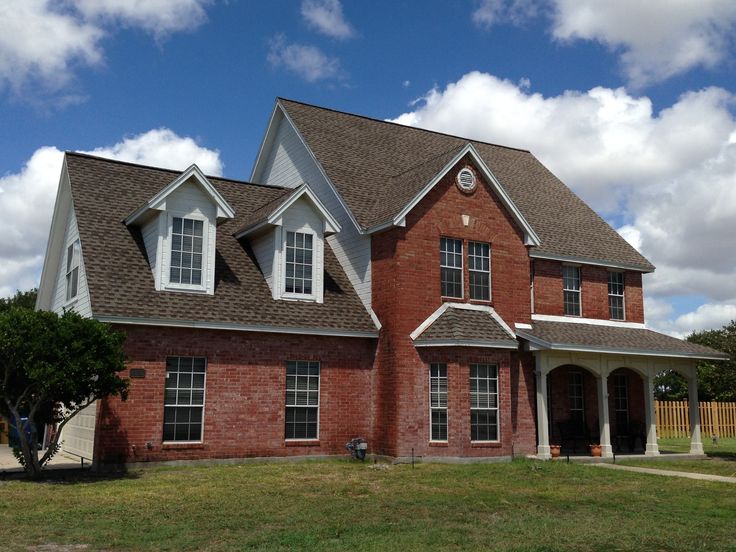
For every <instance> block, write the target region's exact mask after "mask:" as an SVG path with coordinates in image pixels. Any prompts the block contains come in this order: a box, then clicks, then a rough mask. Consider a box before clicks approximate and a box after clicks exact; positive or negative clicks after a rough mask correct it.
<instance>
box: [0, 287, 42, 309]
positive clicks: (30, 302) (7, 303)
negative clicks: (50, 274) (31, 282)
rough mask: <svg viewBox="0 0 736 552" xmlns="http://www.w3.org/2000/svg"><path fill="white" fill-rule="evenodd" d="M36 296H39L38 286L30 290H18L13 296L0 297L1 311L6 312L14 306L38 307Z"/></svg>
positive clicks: (24, 307) (23, 307)
mask: <svg viewBox="0 0 736 552" xmlns="http://www.w3.org/2000/svg"><path fill="white" fill-rule="evenodd" d="M36 297H38V288H33V289H30V290H28V291H20V290H18V291H16V292H15V295H14V296H13V297H2V298H0V312H5V311H7V310H10V309H11V308H13V307H18V308H21V309H30V310H33V309H35V308H36Z"/></svg>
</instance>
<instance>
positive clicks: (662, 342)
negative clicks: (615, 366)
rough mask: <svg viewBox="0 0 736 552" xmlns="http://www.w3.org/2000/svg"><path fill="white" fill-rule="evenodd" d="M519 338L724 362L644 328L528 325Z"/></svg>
mask: <svg viewBox="0 0 736 552" xmlns="http://www.w3.org/2000/svg"><path fill="white" fill-rule="evenodd" d="M516 333H517V335H518V336H519V337H522V338H527V337H531V338H536V339H538V340H542V341H543V342H545V343H547V344H551V345H552V349H555V348H569V347H581V348H585V349H594V350H621V351H626V352H629V353H635V354H660V355H663V354H664V355H666V354H671V355H677V356H688V357H692V358H714V357H717V358H724V359H726V358H728V355H726V354H725V353H722V352H721V351H716V350H715V349H711V348H710V347H705V346H703V345H698V344H697V343H690V342H688V341H683V340H682V339H677V338H675V337H671V336H669V335H665V334H661V333H658V332H655V331H652V330H648V329H644V328H623V327H618V326H603V325H597V324H580V323H573V322H547V321H534V322H532V329H531V330H527V329H524V330H517V332H516Z"/></svg>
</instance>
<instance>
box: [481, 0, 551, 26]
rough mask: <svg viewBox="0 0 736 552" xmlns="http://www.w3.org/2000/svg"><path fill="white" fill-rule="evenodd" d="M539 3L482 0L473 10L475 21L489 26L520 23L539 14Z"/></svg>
mask: <svg viewBox="0 0 736 552" xmlns="http://www.w3.org/2000/svg"><path fill="white" fill-rule="evenodd" d="M537 12H538V5H537V3H536V2H535V1H534V0H480V2H478V7H477V8H476V9H475V11H473V14H472V18H473V23H475V24H476V25H478V26H479V27H485V28H489V27H491V26H493V25H495V24H498V23H506V22H509V23H512V24H515V25H520V24H521V23H523V22H525V21H526V20H528V19H530V18H532V17H534V16H535V15H537Z"/></svg>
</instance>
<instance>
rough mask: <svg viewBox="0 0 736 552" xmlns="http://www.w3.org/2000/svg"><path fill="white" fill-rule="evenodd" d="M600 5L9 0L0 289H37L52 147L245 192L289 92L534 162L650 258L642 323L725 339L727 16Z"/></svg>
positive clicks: (730, 201) (732, 293) (729, 311)
mask: <svg viewBox="0 0 736 552" xmlns="http://www.w3.org/2000/svg"><path fill="white" fill-rule="evenodd" d="M599 4H600V3H599V2H595V1H594V0H574V1H573V0H546V1H535V0H483V1H480V0H454V1H436V2H429V1H426V2H401V1H396V2H358V1H344V2H339V1H338V0H303V1H296V0H295V1H292V2H285V1H271V2H246V1H242V0H241V1H238V0H230V1H228V2H216V1H214V0H212V1H210V0H140V1H139V2H135V1H128V2H125V1H121V0H63V1H59V0H57V1H54V2H49V1H46V0H4V1H3V3H2V5H0V124H1V125H2V126H1V127H0V128H2V129H3V131H2V132H1V133H0V141H1V142H2V144H1V145H2V147H0V232H2V233H3V234H4V235H5V236H8V237H9V239H6V240H5V243H4V245H0V294H2V295H7V294H10V293H12V292H13V291H14V289H16V288H21V289H24V288H27V287H30V286H32V285H34V284H35V283H36V282H37V279H38V276H39V272H40V263H41V260H42V256H43V248H44V247H45V240H46V237H47V232H48V224H49V221H50V212H51V206H52V204H53V198H54V194H55V188H56V184H57V182H58V174H59V169H60V158H61V154H60V153H59V152H60V151H63V150H78V151H94V152H96V153H98V154H100V155H106V156H110V157H116V158H121V159H126V160H131V161H137V162H142V163H150V164H159V165H168V166H173V167H176V168H184V167H185V166H187V165H189V164H190V163H191V162H193V161H196V162H198V163H199V164H200V165H201V166H202V168H203V169H204V170H205V171H209V172H212V173H217V174H224V175H225V176H228V177H231V178H242V179H247V178H248V177H249V175H250V169H251V167H252V164H253V161H254V159H255V156H256V153H257V150H258V146H259V144H260V140H261V138H262V136H263V133H264V130H265V127H266V124H267V122H268V118H269V116H270V113H271V110H272V108H273V104H274V99H275V98H276V97H277V96H284V97H288V98H292V99H297V100H301V101H305V102H309V103H315V104H318V105H322V106H326V107H331V108H335V109H340V110H345V111H349V112H353V113H358V114H363V115H368V116H372V117H376V118H381V119H394V120H397V121H399V122H403V123H406V124H413V125H417V126H423V127H426V128H431V129H436V130H441V131H444V132H450V133H453V134H459V135H463V136H468V137H472V138H477V139H482V140H487V141H490V142H496V143H502V144H506V145H511V146H515V147H521V148H527V149H530V150H531V151H532V152H533V153H535V155H537V156H538V157H539V158H540V159H541V160H542V161H543V162H544V163H545V164H546V165H547V166H548V167H550V169H551V170H552V171H553V172H555V174H557V175H558V176H560V177H561V178H562V179H563V181H565V182H566V183H567V184H568V185H569V186H570V187H572V188H573V189H574V190H575V191H576V192H577V193H578V194H580V195H581V196H582V197H583V198H584V199H585V200H586V201H588V202H589V203H590V204H591V205H592V206H593V207H594V208H595V209H596V210H597V211H598V212H599V213H600V214H601V215H602V216H604V217H605V218H606V219H607V220H608V221H609V222H611V223H612V224H613V225H614V227H616V228H617V229H619V230H620V232H621V233H622V234H623V235H624V236H625V237H626V238H627V239H629V240H630V241H631V242H632V243H634V244H635V245H637V246H638V247H639V248H640V249H641V250H642V251H643V253H644V254H645V255H647V256H648V257H649V258H650V259H651V260H652V261H653V262H654V263H655V264H656V265H657V267H658V270H657V272H656V273H655V274H654V275H651V276H647V279H646V281H645V282H646V286H647V298H646V299H647V318H648V322H649V323H650V325H652V326H653V327H655V328H657V329H661V330H663V331H668V332H671V333H673V334H676V335H684V334H687V333H689V332H690V331H692V330H693V329H704V328H711V327H720V326H721V325H722V324H724V323H726V322H728V321H729V320H731V319H733V318H736V278H735V276H736V261H734V260H733V251H734V250H735V249H736V222H734V221H736V180H735V177H734V174H735V173H736V170H735V169H736V145H735V144H736V116H735V115H734V96H733V94H734V93H735V92H736V83H735V82H734V77H733V74H734V71H733V70H734V66H733V65H734V61H733V60H734V58H733V53H734V43H733V39H732V37H731V33H730V30H731V28H732V25H733V24H734V23H736V6H734V5H733V4H734V3H733V2H727V1H722V0H702V1H698V2H692V5H690V4H689V3H687V2H683V3H680V4H678V5H677V6H676V7H673V6H672V4H671V2H668V1H667V0H652V1H651V2H647V3H646V5H641V4H643V3H641V2H638V1H634V0H621V1H620V2H615V3H613V2H611V3H608V4H609V5H606V6H603V7H601V6H600V5H599ZM729 252H730V253H729Z"/></svg>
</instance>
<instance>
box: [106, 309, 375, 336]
mask: <svg viewBox="0 0 736 552" xmlns="http://www.w3.org/2000/svg"><path fill="white" fill-rule="evenodd" d="M93 318H95V319H96V320H99V321H100V322H107V323H108V324H132V325H138V326H165V327H170V328H198V329H205V330H233V331H239V332H262V333H282V334H297V335H319V336H333V337H368V338H375V337H378V331H359V330H333V329H330V328H302V327H294V328H289V327H282V326H266V325H256V324H230V323H225V322H202V321H198V320H167V319H163V318H135V317H129V316H111V315H104V314H103V315H98V316H93Z"/></svg>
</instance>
